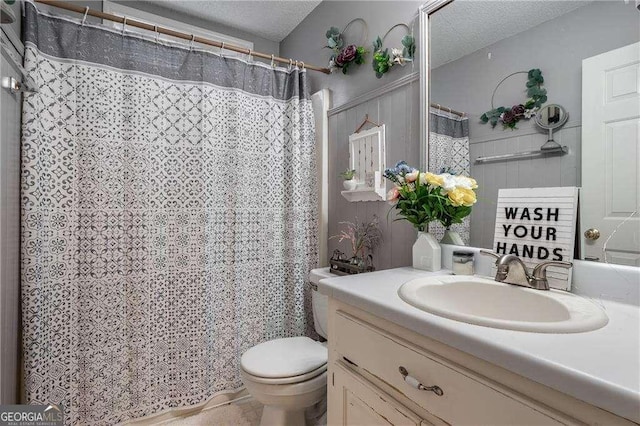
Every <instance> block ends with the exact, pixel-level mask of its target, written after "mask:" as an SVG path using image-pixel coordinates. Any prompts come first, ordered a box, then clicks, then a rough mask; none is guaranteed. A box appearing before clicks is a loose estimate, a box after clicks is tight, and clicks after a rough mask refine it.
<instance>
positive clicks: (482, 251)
mask: <svg viewBox="0 0 640 426" xmlns="http://www.w3.org/2000/svg"><path fill="white" fill-rule="evenodd" d="M480 254H483V255H485V256H491V257H493V258H494V259H495V260H496V262H497V261H498V260H500V257H501V256H500V255H499V254H498V253H495V252H492V251H491V250H484V249H481V250H480Z"/></svg>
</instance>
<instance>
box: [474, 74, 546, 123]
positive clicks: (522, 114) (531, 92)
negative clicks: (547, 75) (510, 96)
mask: <svg viewBox="0 0 640 426" xmlns="http://www.w3.org/2000/svg"><path fill="white" fill-rule="evenodd" d="M520 73H524V71H521V72H517V73H513V74H511V75H508V76H507V77H505V78H504V79H503V80H502V81H501V82H500V83H498V86H500V84H502V82H503V81H505V80H506V79H507V78H509V77H511V76H512V75H515V74H520ZM543 83H544V77H542V71H540V70H539V69H537V68H534V69H531V70H529V72H527V84H526V86H527V96H529V98H528V99H527V100H526V101H525V102H524V103H523V104H518V105H514V106H512V107H504V106H501V107H498V108H493V109H492V110H491V111H487V112H485V113H484V114H482V115H481V116H480V121H481V122H482V123H485V124H486V123H491V127H492V128H495V127H496V125H497V124H498V123H499V122H500V123H502V128H503V129H511V130H514V129H516V128H517V127H516V124H517V123H518V121H520V120H522V119H523V118H526V119H530V118H531V117H533V116H534V115H536V113H537V112H538V110H539V109H540V107H541V106H542V104H543V103H545V102H547V90H546V89H543V88H542V84H543ZM496 90H497V87H496ZM494 94H495V90H494ZM492 104H493V102H492ZM491 106H492V107H493V105H491Z"/></svg>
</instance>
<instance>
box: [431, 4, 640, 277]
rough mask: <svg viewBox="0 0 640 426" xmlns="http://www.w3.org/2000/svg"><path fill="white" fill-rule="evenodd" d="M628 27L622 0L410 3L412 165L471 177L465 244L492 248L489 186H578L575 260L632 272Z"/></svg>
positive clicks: (633, 152) (635, 107)
mask: <svg viewBox="0 0 640 426" xmlns="http://www.w3.org/2000/svg"><path fill="white" fill-rule="evenodd" d="M639 20H640V13H639V11H638V10H637V9H636V8H635V6H634V4H633V2H624V1H622V0H620V1H560V0H550V1H515V2H498V1H484V0H478V1H464V0H455V1H447V0H432V1H428V2H427V3H425V4H424V5H423V6H422V7H421V14H420V26H421V31H420V33H421V34H423V38H422V42H421V43H419V46H420V47H421V52H420V53H421V55H420V57H421V58H426V60H423V61H421V96H422V99H421V121H422V123H421V127H422V134H421V145H422V152H423V167H424V168H425V169H428V170H429V171H432V172H435V173H439V172H440V170H442V169H445V170H455V171H456V172H457V173H462V174H466V175H470V176H472V177H473V178H475V179H476V181H477V183H478V189H477V200H478V201H477V203H476V204H475V205H474V206H473V210H472V213H471V215H470V216H469V217H468V218H467V219H466V222H465V223H463V224H460V225H459V227H458V228H457V229H456V231H457V232H458V234H459V235H460V236H461V238H462V240H463V241H464V243H465V244H467V245H470V246H474V247H483V248H489V249H495V247H493V244H494V234H495V232H496V223H497V222H498V223H499V221H497V218H496V214H497V213H496V212H497V206H498V204H497V202H498V191H499V190H500V189H505V188H548V187H554V188H557V187H578V188H579V204H580V207H579V209H580V210H579V212H580V219H579V225H580V229H578V230H576V235H577V238H579V241H577V243H576V246H578V249H577V250H576V251H575V256H577V257H578V258H580V259H585V260H593V261H599V262H609V263H618V264H626V265H632V266H640V244H638V242H639V241H640V215H639V213H638V212H639V211H640V168H639V165H638V163H639V158H640V138H639V136H638V135H639V134H640V132H638V129H639V128H640V91H638V86H637V82H638V81H639V80H638V78H639V76H640V65H639V64H640V23H639V22H640V21H639ZM612 29H615V31H613V30H612ZM498 87H499V89H498ZM451 111H456V112H458V114H453V113H451ZM488 160H489V161H488ZM430 232H432V230H431V228H430ZM436 235H437V233H436ZM445 243H446V240H445Z"/></svg>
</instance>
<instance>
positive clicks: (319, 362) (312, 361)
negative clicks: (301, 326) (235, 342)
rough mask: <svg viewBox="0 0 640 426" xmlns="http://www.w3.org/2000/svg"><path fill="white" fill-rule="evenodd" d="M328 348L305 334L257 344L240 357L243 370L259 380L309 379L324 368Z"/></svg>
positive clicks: (280, 381) (275, 381) (293, 380)
mask: <svg viewBox="0 0 640 426" xmlns="http://www.w3.org/2000/svg"><path fill="white" fill-rule="evenodd" d="M327 355H328V354H327V348H326V346H325V345H323V344H322V343H320V342H316V341H315V340H312V339H310V338H308V337H304V336H301V337H287V338H283V339H275V340H270V341H267V342H264V343H260V344H259V345H256V346H254V347H252V348H251V349H249V350H248V351H246V352H245V353H244V354H243V355H242V358H241V360H240V365H241V367H242V370H243V372H244V373H245V374H246V375H247V376H250V377H251V379H252V380H253V381H255V382H258V383H265V384H290V383H300V382H303V381H305V380H310V379H312V378H314V377H316V376H318V375H320V374H322V373H323V372H324V371H326V370H327Z"/></svg>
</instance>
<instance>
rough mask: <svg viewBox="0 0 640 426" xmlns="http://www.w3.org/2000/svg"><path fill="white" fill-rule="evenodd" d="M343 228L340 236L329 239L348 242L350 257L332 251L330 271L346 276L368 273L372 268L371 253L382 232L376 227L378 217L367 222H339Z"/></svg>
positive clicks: (378, 243)
mask: <svg viewBox="0 0 640 426" xmlns="http://www.w3.org/2000/svg"><path fill="white" fill-rule="evenodd" d="M340 224H341V225H344V228H343V229H342V230H341V231H340V234H338V235H333V236H331V237H329V239H336V238H337V239H338V242H339V243H341V242H343V241H348V242H349V246H350V251H351V256H350V257H349V256H348V255H347V256H345V255H343V253H342V252H340V251H339V250H336V251H334V253H333V256H332V258H331V269H332V271H333V272H335V270H338V271H339V272H342V273H346V274H356V273H360V272H370V271H373V270H375V268H374V267H373V252H374V250H375V249H376V248H377V247H378V246H379V245H380V242H381V241H382V232H381V231H380V227H379V226H378V217H377V216H375V215H374V216H373V219H372V220H371V221H368V222H359V221H358V218H356V220H355V222H347V221H346V222H340Z"/></svg>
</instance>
